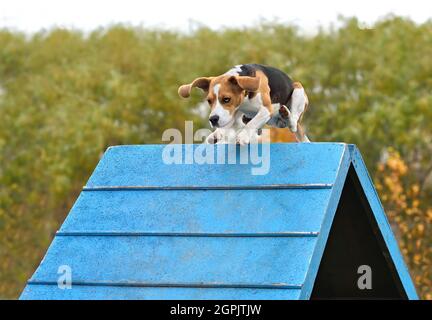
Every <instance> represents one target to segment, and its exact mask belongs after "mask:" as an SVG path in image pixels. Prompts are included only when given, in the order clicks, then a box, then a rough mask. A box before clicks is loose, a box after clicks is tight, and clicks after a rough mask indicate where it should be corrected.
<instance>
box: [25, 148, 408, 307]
mask: <svg viewBox="0 0 432 320" xmlns="http://www.w3.org/2000/svg"><path fill="white" fill-rule="evenodd" d="M164 147H165V146H164V145H144V146H118V147H111V148H109V149H108V150H107V152H106V153H105V155H104V156H103V158H102V160H101V161H100V163H99V164H98V166H97V168H96V169H95V171H94V173H93V175H92V176H91V178H90V179H89V181H88V183H87V185H86V186H85V187H84V189H83V191H82V193H81V194H80V196H79V198H78V200H77V201H76V203H75V205H74V206H73V208H72V210H71V212H70V213H69V215H68V217H67V219H66V220H65V222H64V224H63V225H62V227H61V228H60V230H59V231H58V232H57V234H56V236H55V238H54V240H53V242H52V244H51V246H50V247H49V249H48V252H47V253H46V255H45V257H44V259H43V260H42V262H41V264H40V266H39V267H38V268H37V270H36V272H35V273H34V275H33V276H32V277H31V279H30V280H29V281H28V284H27V286H26V287H25V289H24V291H23V293H22V295H21V299H311V298H312V299H320V298H321V299H326V298H384V299H388V298H390V299H406V298H408V299H417V294H416V291H415V288H414V285H413V283H412V280H411V278H410V275H409V273H408V270H407V268H406V266H405V264H404V262H403V258H402V256H401V253H400V251H399V248H398V245H397V242H396V239H395V237H394V235H393V233H392V231H391V228H390V225H389V223H388V221H387V218H386V216H385V213H384V210H383V208H382V206H381V203H380V200H379V198H378V196H377V193H376V191H375V189H374V186H373V184H372V181H371V179H370V177H369V175H368V172H367V169H366V167H365V165H364V163H363V160H362V158H361V156H360V153H359V151H358V150H357V148H356V147H355V146H353V145H347V144H341V143H310V144H272V145H271V157H270V166H269V169H270V170H269V172H268V174H266V175H252V174H251V168H252V167H256V165H254V164H178V165H173V164H172V165H168V164H164V162H163V161H162V152H163V148H164ZM197 147H198V146H197V145H195V146H192V145H189V146H187V145H185V146H182V147H181V148H182V151H183V155H184V154H187V153H188V152H191V151H192V152H193V150H195V149H196V148H197ZM218 148H221V146H218ZM223 148H225V146H223ZM238 148H239V147H237V150H238ZM219 151H220V150H219ZM225 151H226V153H229V150H228V149H225ZM231 151H232V150H231ZM217 155H218V152H216V156H217ZM225 156H226V154H225ZM360 265H368V266H370V268H371V271H372V289H363V290H362V289H360V288H359V287H358V286H357V280H358V278H359V277H360V276H361V275H359V274H358V273H357V271H358V267H359V266H360ZM62 266H68V268H70V271H71V278H72V287H71V288H70V289H67V288H64V286H59V285H58V280H59V277H61V274H60V275H59V274H58V272H59V267H60V271H62V270H64V267H62ZM62 268H63V269H62Z"/></svg>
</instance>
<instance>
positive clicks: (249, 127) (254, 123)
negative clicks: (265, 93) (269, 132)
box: [237, 106, 271, 145]
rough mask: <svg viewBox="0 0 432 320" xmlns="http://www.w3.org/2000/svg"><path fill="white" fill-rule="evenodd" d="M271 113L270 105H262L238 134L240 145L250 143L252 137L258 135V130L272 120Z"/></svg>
mask: <svg viewBox="0 0 432 320" xmlns="http://www.w3.org/2000/svg"><path fill="white" fill-rule="evenodd" d="M270 117H271V113H270V111H269V108H268V107H265V106H262V107H261V108H260V109H259V110H258V113H257V114H256V115H255V117H253V118H252V120H250V121H249V122H248V123H247V124H246V125H245V127H244V129H243V130H241V131H240V132H239V134H238V135H237V143H238V144H240V145H245V144H249V143H250V141H251V139H252V138H254V137H256V136H257V132H258V130H259V129H261V128H262V127H263V126H264V125H265V124H266V123H267V121H269V120H270Z"/></svg>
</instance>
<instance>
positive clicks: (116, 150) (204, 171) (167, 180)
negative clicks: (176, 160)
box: [87, 143, 345, 187]
mask: <svg viewBox="0 0 432 320" xmlns="http://www.w3.org/2000/svg"><path fill="white" fill-rule="evenodd" d="M218 146H221V148H222V147H223V148H224V149H226V150H227V152H226V154H228V150H229V148H228V147H226V146H225V145H218ZM197 147H199V145H183V146H182V149H183V150H191V152H193V150H195V149H196V148H197ZM164 148H165V146H164V145H146V146H118V147H112V148H110V149H108V150H107V152H106V153H105V155H104V157H103V158H102V160H101V161H100V163H99V164H98V166H97V168H96V170H95V172H94V173H93V175H92V176H91V178H90V180H89V181H88V183H87V186H88V187H95V186H158V187H164V186H169V187H179V186H195V187H206V186H262V185H272V184H316V183H324V184H331V183H333V182H334V180H335V177H336V173H337V170H338V167H339V163H340V160H341V156H342V153H343V151H344V149H345V145H344V144H336V143H314V144H302V143H299V144H296V143H292V144H271V156H270V162H269V164H270V166H269V168H270V171H269V173H268V174H266V175H252V174H251V168H254V167H259V165H254V164H251V163H250V164H239V161H237V164H225V165H215V164H201V165H199V164H178V165H173V164H171V165H170V164H164V163H163V161H162V152H163V149H164ZM236 148H237V149H236V150H238V149H240V147H239V146H237V147H236ZM245 148H246V150H247V147H245ZM236 154H237V155H238V154H239V152H237V153H236Z"/></svg>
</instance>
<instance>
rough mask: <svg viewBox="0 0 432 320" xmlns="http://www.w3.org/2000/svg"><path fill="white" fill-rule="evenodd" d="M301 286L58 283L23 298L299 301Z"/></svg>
mask: <svg viewBox="0 0 432 320" xmlns="http://www.w3.org/2000/svg"><path fill="white" fill-rule="evenodd" d="M299 294H300V290H299V289H242V288H235V289H233V288H143V287H111V286H78V285H74V286H72V288H71V289H59V288H58V286H56V285H31V284H30V285H28V286H27V287H26V288H25V290H24V292H23V293H22V295H21V299H24V300H26V299H30V300H33V299H34V300H37V299H49V300H152V299H155V300H161V299H168V300H221V299H226V300H265V299H268V300H296V299H298V298H299Z"/></svg>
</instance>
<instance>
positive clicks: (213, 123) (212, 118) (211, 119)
mask: <svg viewBox="0 0 432 320" xmlns="http://www.w3.org/2000/svg"><path fill="white" fill-rule="evenodd" d="M209 121H210V123H211V124H212V126H213V127H215V126H216V125H217V123H218V121H219V116H216V115H215V116H211V117H210V118H209Z"/></svg>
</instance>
